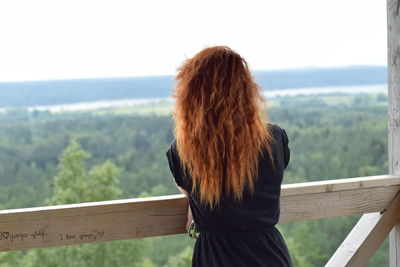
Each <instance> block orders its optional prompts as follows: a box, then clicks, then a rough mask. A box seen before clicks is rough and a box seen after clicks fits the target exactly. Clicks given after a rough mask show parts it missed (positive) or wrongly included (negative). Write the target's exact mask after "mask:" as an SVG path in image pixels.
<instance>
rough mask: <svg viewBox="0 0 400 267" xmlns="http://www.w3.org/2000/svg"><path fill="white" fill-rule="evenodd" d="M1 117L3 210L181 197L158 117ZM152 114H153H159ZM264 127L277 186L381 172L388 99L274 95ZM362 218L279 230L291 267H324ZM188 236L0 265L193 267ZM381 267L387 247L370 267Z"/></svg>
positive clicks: (162, 118)
mask: <svg viewBox="0 0 400 267" xmlns="http://www.w3.org/2000/svg"><path fill="white" fill-rule="evenodd" d="M143 108H144V109H145V110H146V112H140V110H139V111H137V112H115V110H112V109H107V110H102V111H96V112H64V113H59V114H53V113H50V112H45V111H33V112H30V111H27V110H25V109H22V108H18V109H17V108H14V109H8V110H7V111H6V112H0V123H1V127H0V208H1V209H11V208H22V207H35V206H45V205H55V204H67V203H78V202H87V201H98V200H110V199H121V198H135V197H147V196H158V195H168V194H178V193H179V191H178V190H177V188H176V187H175V184H174V182H173V179H172V176H171V174H170V172H169V168H168V163H167V160H166V157H165V151H166V149H167V147H168V146H169V144H170V142H171V141H172V139H173V131H172V130H173V123H174V122H173V119H172V116H171V112H170V111H171V109H172V107H170V108H169V109H168V108H167V109H163V112H152V111H151V110H152V109H151V108H149V107H143ZM156 108H157V107H154V109H156ZM268 120H269V121H271V122H273V123H276V124H278V125H280V126H281V127H282V128H284V129H285V130H286V132H287V134H288V137H289V147H290V149H291V160H290V163H289V166H288V168H287V169H286V171H285V175H284V180H283V181H284V183H285V184H288V183H300V182H306V181H317V180H327V179H340V178H349V177H357V176H370V175H380V174H386V173H387V169H388V162H387V96H386V95H385V94H355V95H345V94H331V95H308V96H307V95H301V96H284V97H276V98H274V99H271V100H270V101H269V109H268ZM359 217H360V216H351V217H339V218H333V219H322V220H314V221H305V222H295V223H286V224H279V225H278V228H279V229H280V231H281V232H282V234H283V236H284V238H285V240H286V242H287V244H288V246H289V251H290V254H291V256H292V259H293V262H294V264H295V266H302V267H303V266H304V267H307V266H323V265H324V264H325V263H326V262H327V260H328V259H329V258H330V256H331V255H332V254H333V252H334V251H335V250H336V248H337V247H338V246H339V245H340V243H341V241H342V240H343V239H344V238H345V237H346V236H347V234H348V233H349V231H350V230H351V229H352V227H353V226H354V224H355V223H356V222H357V220H358V218H359ZM193 246H194V241H193V240H192V239H190V238H188V237H187V236H186V235H174V236H163V237H156V238H144V239H136V240H125V241H112V242H104V243H96V244H84V245H75V246H64V247H56V248H46V249H32V250H24V251H12V252H3V253H0V266H4V267H5V266H143V267H153V266H163V267H169V266H171V267H172V266H174V267H176V266H177V267H179V266H190V262H191V253H192V250H193ZM387 265H388V243H387V240H386V241H385V243H384V244H383V245H382V247H381V248H380V249H379V250H378V252H377V253H376V254H375V256H374V257H373V258H372V259H371V261H370V263H369V266H387Z"/></svg>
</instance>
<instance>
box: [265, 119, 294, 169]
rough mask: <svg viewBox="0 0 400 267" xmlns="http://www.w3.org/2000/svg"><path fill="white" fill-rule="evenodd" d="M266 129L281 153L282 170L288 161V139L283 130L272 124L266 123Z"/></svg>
mask: <svg viewBox="0 0 400 267" xmlns="http://www.w3.org/2000/svg"><path fill="white" fill-rule="evenodd" d="M267 126H268V129H269V130H270V131H271V134H272V136H273V137H274V140H275V143H276V144H277V145H278V150H279V151H281V152H282V153H283V161H284V168H286V166H287V165H288V163H289V160H290V149H289V138H288V136H287V134H286V131H285V129H283V128H282V127H280V126H279V125H277V124H274V123H269V122H268V123H267Z"/></svg>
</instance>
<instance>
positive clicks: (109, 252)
mask: <svg viewBox="0 0 400 267" xmlns="http://www.w3.org/2000/svg"><path fill="white" fill-rule="evenodd" d="M88 158H90V154H89V153H88V152H86V151H85V150H83V149H82V148H81V147H80V145H79V143H78V142H77V141H76V140H72V141H71V142H70V144H69V146H68V147H67V148H66V149H65V151H64V152H63V153H62V155H61V157H60V163H59V165H58V167H57V168H58V173H57V175H56V176H55V178H54V189H53V195H52V197H51V198H50V199H49V200H48V203H49V204H52V205H57V204H70V203H79V202H88V201H100V200H108V199H115V198H117V197H118V196H120V195H121V193H122V192H121V190H120V189H119V188H118V181H119V180H118V176H119V173H120V170H119V169H118V168H117V167H116V166H115V164H113V163H112V162H111V161H106V162H105V163H103V164H101V165H99V166H94V167H92V168H91V170H90V171H89V172H87V171H86V168H85V161H84V160H85V159H88ZM146 244H148V241H147V240H124V241H114V242H106V243H95V244H83V245H73V246H64V247H57V248H46V249H37V250H31V251H29V252H28V253H27V255H26V256H25V257H24V259H23V260H22V265H23V266H27V267H36V266H54V267H55V266H57V267H58V266H61V267H62V266H66V267H67V266H68V267H72V266H96V267H99V266H140V265H141V263H142V262H143V256H142V254H143V250H144V249H146V246H147V245H146Z"/></svg>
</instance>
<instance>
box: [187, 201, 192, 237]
mask: <svg viewBox="0 0 400 267" xmlns="http://www.w3.org/2000/svg"><path fill="white" fill-rule="evenodd" d="M192 220H193V216H192V210H191V209H190V205H189V204H188V213H187V222H186V232H189V228H190V224H191V223H192Z"/></svg>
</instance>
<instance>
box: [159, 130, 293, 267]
mask: <svg viewBox="0 0 400 267" xmlns="http://www.w3.org/2000/svg"><path fill="white" fill-rule="evenodd" d="M268 126H269V127H270V129H271V132H272V134H273V136H274V138H275V141H276V142H275V144H274V145H273V146H272V148H273V156H274V160H275V169H273V168H272V162H271V161H270V159H269V158H268V157H267V156H265V155H266V154H267V153H260V154H259V170H258V175H259V177H258V178H259V179H258V183H257V184H256V187H255V192H254V194H253V198H251V196H250V193H249V192H247V191H245V193H244V201H243V202H242V203H240V204H239V203H236V202H233V201H230V200H229V199H228V198H226V197H224V198H222V200H221V202H220V205H219V206H218V207H217V208H215V209H214V210H209V209H208V208H206V207H204V206H202V205H200V201H199V198H198V197H197V196H194V195H192V194H190V192H191V186H192V183H191V179H190V178H189V179H185V178H186V177H190V175H188V174H187V173H186V175H183V171H182V168H181V165H180V159H179V156H178V153H177V148H176V140H173V141H172V143H171V145H170V147H169V148H168V150H167V152H166V155H167V158H168V163H169V166H170V169H171V172H172V174H173V176H174V179H175V182H176V184H177V185H178V186H180V187H182V188H183V189H185V190H186V191H187V192H188V193H189V197H188V199H189V205H190V208H191V210H192V214H193V219H194V221H195V224H196V227H197V228H198V229H199V231H200V235H199V237H198V238H197V239H196V243H195V246H194V251H193V258H192V266H201V267H203V266H205V267H214V266H215V267H219V266H224V267H225V266H226V267H230V266H235V267H241V266H243V267H257V266H273V267H275V266H292V261H291V258H290V255H289V251H288V249H287V246H286V243H285V241H284V239H283V237H282V235H281V234H280V232H279V231H278V229H277V228H276V227H275V225H276V224H277V223H278V220H279V213H280V210H279V198H280V191H281V183H282V179H283V171H284V169H285V168H286V166H287V165H288V163H289V159H290V150H289V147H288V143H289V140H288V138H287V135H286V132H285V130H283V129H282V128H280V127H279V126H277V125H275V124H269V125H268ZM264 152H265V151H264ZM263 155H264V156H263Z"/></svg>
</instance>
